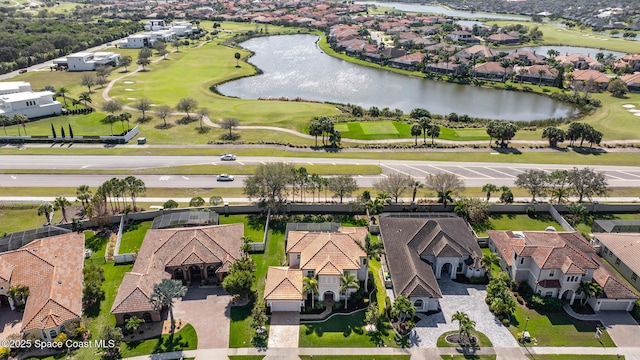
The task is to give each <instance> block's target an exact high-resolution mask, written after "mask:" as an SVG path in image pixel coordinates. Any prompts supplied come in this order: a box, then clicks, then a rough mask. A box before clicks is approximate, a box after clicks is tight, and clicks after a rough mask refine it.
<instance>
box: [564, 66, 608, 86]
mask: <svg viewBox="0 0 640 360" xmlns="http://www.w3.org/2000/svg"><path fill="white" fill-rule="evenodd" d="M573 80H578V81H588V80H593V81H595V82H597V83H608V82H609V81H610V80H611V79H610V78H609V77H608V76H607V75H605V74H603V73H601V72H600V71H598V70H593V69H587V70H573Z"/></svg>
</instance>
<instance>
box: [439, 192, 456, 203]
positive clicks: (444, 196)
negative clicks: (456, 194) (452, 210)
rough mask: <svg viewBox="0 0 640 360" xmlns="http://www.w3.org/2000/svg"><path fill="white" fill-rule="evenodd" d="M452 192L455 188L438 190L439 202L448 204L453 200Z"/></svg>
mask: <svg viewBox="0 0 640 360" xmlns="http://www.w3.org/2000/svg"><path fill="white" fill-rule="evenodd" d="M452 193H453V190H445V191H438V203H440V204H442V205H444V206H447V202H453V198H452V197H451V194H452Z"/></svg>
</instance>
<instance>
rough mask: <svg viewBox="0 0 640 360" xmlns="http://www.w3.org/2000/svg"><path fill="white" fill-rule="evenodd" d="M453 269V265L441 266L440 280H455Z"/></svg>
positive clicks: (445, 264)
mask: <svg viewBox="0 0 640 360" xmlns="http://www.w3.org/2000/svg"><path fill="white" fill-rule="evenodd" d="M453 269H454V267H453V265H451V263H444V264H442V266H441V267H440V277H439V279H440V278H443V277H444V278H446V279H454V278H455V272H454V270H453Z"/></svg>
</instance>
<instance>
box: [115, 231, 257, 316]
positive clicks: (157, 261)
mask: <svg viewBox="0 0 640 360" xmlns="http://www.w3.org/2000/svg"><path fill="white" fill-rule="evenodd" d="M243 236H244V224H229V225H212V226H201V227H190V228H178V229H152V230H148V231H147V233H146V234H145V237H144V240H143V242H142V246H141V247H140V251H139V252H138V256H137V257H136V262H135V263H134V264H133V269H131V272H130V273H127V274H125V277H124V279H123V280H122V284H121V285H120V287H119V288H118V293H117V294H116V298H115V300H114V302H113V306H112V307H111V313H112V314H116V313H128V312H138V311H151V310H153V306H152V305H151V304H150V303H149V297H150V296H151V293H152V292H153V285H155V284H157V283H159V282H160V281H162V279H170V278H171V274H170V273H168V272H167V271H166V268H167V267H178V266H191V265H203V264H215V263H221V265H222V268H224V269H227V270H228V268H229V266H230V264H231V263H233V262H234V261H235V260H237V259H239V258H240V257H241V253H240V247H241V245H242V237H243ZM218 271H220V269H218Z"/></svg>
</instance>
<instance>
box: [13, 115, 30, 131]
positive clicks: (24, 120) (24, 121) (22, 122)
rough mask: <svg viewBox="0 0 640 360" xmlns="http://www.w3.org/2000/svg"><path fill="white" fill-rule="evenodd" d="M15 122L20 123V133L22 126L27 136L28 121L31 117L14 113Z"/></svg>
mask: <svg viewBox="0 0 640 360" xmlns="http://www.w3.org/2000/svg"><path fill="white" fill-rule="evenodd" d="M13 122H14V123H15V124H16V125H18V134H20V126H22V128H23V129H24V135H25V136H27V123H28V122H29V118H28V117H26V116H24V115H22V114H15V115H13Z"/></svg>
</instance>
